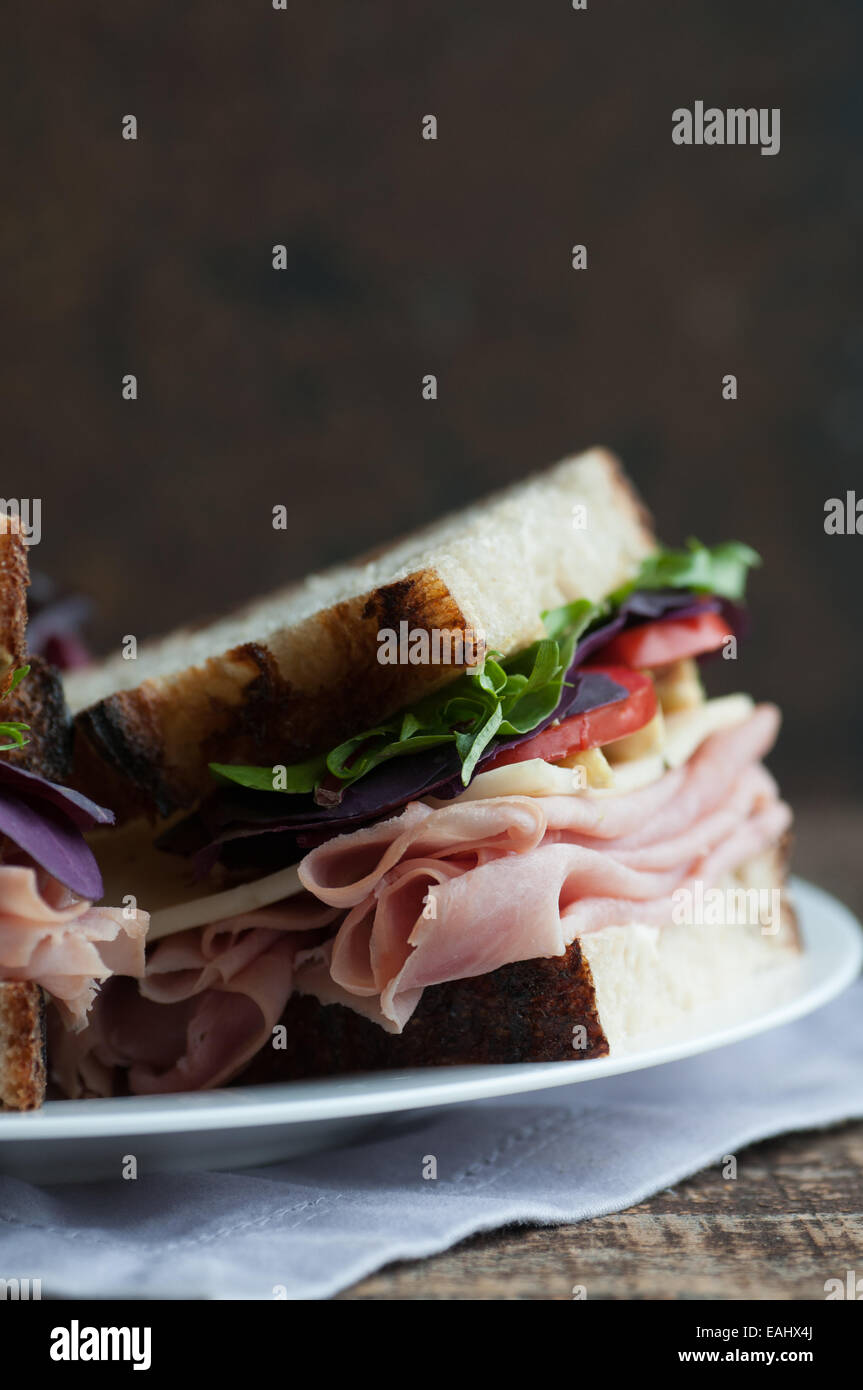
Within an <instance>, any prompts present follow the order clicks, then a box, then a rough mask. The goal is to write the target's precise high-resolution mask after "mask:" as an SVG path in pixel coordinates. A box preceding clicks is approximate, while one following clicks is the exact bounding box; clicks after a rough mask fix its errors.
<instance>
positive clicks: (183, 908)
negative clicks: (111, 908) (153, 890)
mask: <svg viewBox="0 0 863 1390" xmlns="http://www.w3.org/2000/svg"><path fill="white" fill-rule="evenodd" d="M297 868H298V865H296V864H292V865H291V867H290V868H289V869H279V870H278V872H277V873H274V874H267V876H266V878H257V879H255V880H254V881H253V882H252V883H240V884H237V886H236V887H235V888H226V889H225V890H224V892H222V893H211V894H210V895H209V896H208V897H206V898H195V899H194V900H193V901H192V902H186V903H177V904H176V905H175V906H174V907H165V908H162V909H161V911H159V912H153V913H151V914H150V926H149V929H148V931H147V941H148V942H150V941H159V940H160V939H161V938H162V937H163V936H174V934H175V933H176V932H180V931H185V930H186V928H187V927H204V926H206V925H207V923H208V922H222V921H224V920H225V918H226V917H236V916H237V915H238V914H239V913H241V912H253V911H254V910H255V908H258V907H269V906H270V904H271V903H277V902H281V900H282V898H292V897H293V896H294V895H295V894H296V893H302V892H303V885H302V884H301V883H300V879H299V875H298V873H297Z"/></svg>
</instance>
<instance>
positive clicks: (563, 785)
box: [142, 695, 753, 941]
mask: <svg viewBox="0 0 863 1390" xmlns="http://www.w3.org/2000/svg"><path fill="white" fill-rule="evenodd" d="M752 709H753V702H752V700H751V698H750V697H749V696H748V695H726V696H723V697H721V698H720V699H716V700H707V701H705V703H704V704H703V705H700V706H698V708H697V709H689V710H681V711H680V712H679V713H677V714H670V715H667V716H666V718H665V734H666V737H665V746H664V748H663V749H662V750H661V752H656V753H650V754H647V755H646V756H644V757H642V758H633V759H632V760H631V761H629V762H624V763H617V764H616V765H615V767H614V786H613V787H608V788H607V789H604V790H600V789H591V796H595V797H603V796H619V795H620V794H621V793H623V792H629V791H635V790H636V789H637V788H638V787H644V786H647V785H648V784H649V783H650V782H655V781H658V779H659V778H660V777H661V776H662V775H663V773H664V772H665V770H666V768H668V767H680V766H681V765H682V764H683V763H685V762H686V761H687V760H688V759H689V758H690V757H691V756H692V754H693V753H694V752H695V750H696V748H698V746H699V745H700V744H701V743H703V742H704V740H705V739H706V738H708V737H709V736H710V734H714V733H717V732H718V730H720V729H726V728H729V727H730V726H731V725H732V724H739V723H741V722H742V720H744V719H746V718H747V716H748V715H749V714H751V712H752ZM583 780H584V779H583V777H582V776H581V769H579V768H570V767H556V766H555V765H554V764H552V763H547V762H545V761H544V760H543V759H542V758H528V759H526V760H525V761H524V762H521V763H510V764H509V765H508V766H506V767H498V768H494V769H493V770H492V771H491V772H481V773H479V775H478V776H477V777H474V779H473V781H472V782H471V784H470V786H469V787H466V788H465V790H464V791H463V792H462V793H461V795H460V796H457V797H454V798H453V799H452V800H451V801H440V800H435V799H434V798H433V797H428V798H427V801H428V804H429V805H431V806H452V805H454V804H455V802H458V801H480V800H484V799H488V798H490V797H495V796H566V795H572V794H573V793H579V792H583V791H584V790H585V787H584V785H583ZM297 868H298V866H297V865H296V864H293V865H291V866H290V868H287V869H280V870H279V871H278V872H277V873H274V874H268V875H267V877H266V878H259V879H256V880H255V881H254V882H252V883H241V884H238V885H237V886H236V887H234V888H227V889H225V890H224V891H222V892H220V893H211V894H209V896H207V897H205V898H195V899H193V900H192V901H191V902H178V903H175V904H173V905H171V906H169V907H165V908H161V909H159V910H157V911H155V912H152V913H151V915H150V928H149V931H148V932H147V940H148V941H159V940H160V939H161V938H162V937H164V936H173V935H174V934H175V933H176V932H181V931H185V930H186V929H187V928H188V927H202V926H206V924H207V923H208V922H220V921H224V920H225V918H227V917H235V916H237V915H238V914H239V913H241V912H252V911H254V909H255V908H258V907H267V906H269V905H270V904H271V903H276V902H279V901H280V900H281V899H282V898H290V897H293V896H294V895H295V894H297V893H301V892H302V891H303V885H302V884H301V883H300V880H299V876H298V874H297ZM142 896H143V895H142Z"/></svg>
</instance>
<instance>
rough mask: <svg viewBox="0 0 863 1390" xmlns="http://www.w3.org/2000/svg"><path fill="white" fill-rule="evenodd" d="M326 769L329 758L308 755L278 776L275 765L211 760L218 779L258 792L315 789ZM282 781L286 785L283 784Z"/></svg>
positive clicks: (211, 767) (308, 790) (213, 772)
mask: <svg viewBox="0 0 863 1390" xmlns="http://www.w3.org/2000/svg"><path fill="white" fill-rule="evenodd" d="M326 770H327V760H326V758H324V757H318V758H309V760H308V762H305V763H294V764H293V765H292V766H291V767H287V768H285V771H284V773H283V774H282V775H280V776H278V777H277V774H276V770H275V768H272V767H241V766H238V765H237V764H235V763H210V771H211V772H212V774H213V776H214V777H216V778H217V779H218V781H220V782H235V783H236V784H237V785H238V786H240V787H251V788H252V789H253V790H254V791H259V792H272V791H285V792H313V791H314V789H315V787H316V786H317V785H318V782H320V780H321V778H322V777H323V776H324V775H325V773H326ZM282 782H284V786H282V785H281V783H282ZM276 783H278V785H276Z"/></svg>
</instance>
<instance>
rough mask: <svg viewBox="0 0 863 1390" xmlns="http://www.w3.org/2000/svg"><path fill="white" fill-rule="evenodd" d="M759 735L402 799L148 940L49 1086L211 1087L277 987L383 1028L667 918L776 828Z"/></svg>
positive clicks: (783, 813)
mask: <svg viewBox="0 0 863 1390" xmlns="http://www.w3.org/2000/svg"><path fill="white" fill-rule="evenodd" d="M778 724H779V715H778V711H776V710H775V709H774V708H773V707H772V706H769V705H763V706H760V707H758V708H757V709H756V710H755V711H754V712H753V713H752V714H751V716H749V717H748V718H746V719H745V720H744V721H743V722H741V723H740V724H738V725H735V726H734V727H732V728H727V729H724V730H722V731H721V732H718V733H715V734H713V735H712V736H710V737H709V738H708V739H706V740H705V742H704V743H703V744H702V745H701V746H700V747H699V748H698V750H697V751H696V752H695V754H694V755H693V756H692V758H690V760H689V762H688V763H686V764H685V765H683V766H681V767H679V768H676V769H674V770H672V771H669V772H667V773H666V774H665V775H664V776H662V777H661V778H660V779H659V780H658V781H656V782H655V783H653V784H651V785H649V786H646V787H643V788H641V789H639V790H637V791H633V792H627V793H613V792H586V793H582V794H580V795H572V796H539V797H528V796H502V797H497V798H493V799H489V800H484V801H483V800H477V801H467V802H458V803H455V804H451V805H443V806H439V807H437V808H432V807H430V806H427V805H424V804H421V803H413V804H411V805H410V806H407V807H406V808H405V809H404V811H402V813H401V814H400V815H398V816H394V817H392V818H391V819H389V820H387V821H383V822H380V823H379V824H377V825H374V826H371V827H369V828H367V829H363V830H358V831H354V832H352V833H349V834H346V835H341V836H339V837H337V838H333V839H331V840H328V841H326V842H325V843H324V844H322V845H320V846H318V847H317V848H316V849H313V850H312V851H311V852H310V853H309V854H308V855H306V857H305V859H304V860H303V862H302V864H301V865H300V868H299V877H300V880H301V882H302V883H303V885H304V887H305V889H306V890H307V891H306V892H305V893H303V894H302V895H300V896H299V897H295V898H292V899H291V900H290V901H289V902H284V903H280V904H276V905H275V906H273V907H268V908H265V909H260V910H259V911H257V912H254V913H251V914H246V915H245V916H240V917H237V918H234V919H231V920H230V921H227V922H218V923H214V924H212V925H210V926H208V927H206V928H204V929H192V930H190V931H187V932H183V933H181V934H180V935H178V936H175V937H171V938H166V939H164V940H163V941H160V942H159V943H157V945H156V947H155V949H154V950H153V951H152V953H151V956H150V960H149V962H148V969H147V978H146V980H145V981H144V982H143V984H142V986H141V991H140V996H141V997H139V998H138V999H137V1001H136V1003H135V1006H134V1007H132V1006H131V1003H130V1001H129V995H130V989H131V988H133V987H131V986H129V985H128V983H127V982H124V981H117V982H113V984H112V986H111V988H110V990H109V991H106V995H105V998H104V1000H103V1001H102V1002H101V1004H100V1010H99V1017H98V1020H97V1027H96V1028H95V1029H94V1030H93V1038H94V1046H93V1047H92V1048H91V1049H90V1051H89V1053H88V1052H87V1050H86V1049H79V1052H78V1054H77V1055H76V1056H75V1057H70V1055H69V1054H68V1051H67V1057H66V1063H67V1064H68V1066H67V1077H69V1076H71V1077H72V1078H73V1080H71V1081H68V1084H77V1085H79V1086H80V1085H81V1084H84V1085H86V1086H89V1087H91V1088H92V1087H96V1086H98V1085H100V1084H102V1085H104V1084H107V1082H106V1078H107V1077H109V1076H110V1068H111V1067H112V1066H115V1065H122V1066H125V1067H127V1068H128V1069H129V1072H128V1079H129V1085H130V1087H131V1089H132V1090H135V1091H143V1092H149V1091H157V1090H159V1091H164V1090H177V1089H188V1088H190V1087H192V1088H196V1087H201V1086H212V1085H219V1084H222V1083H224V1082H225V1081H227V1080H229V1079H230V1078H231V1077H233V1076H236V1075H237V1074H238V1073H239V1072H240V1071H241V1070H242V1068H243V1067H244V1066H245V1065H246V1063H247V1062H248V1061H249V1060H250V1058H251V1057H252V1056H253V1055H254V1054H255V1052H256V1051H258V1049H259V1048H260V1047H261V1046H263V1045H264V1044H265V1043H266V1042H267V1041H269V1039H270V1035H271V1032H272V1029H273V1027H274V1025H275V1023H276V1022H277V1021H278V1018H279V1016H280V1014H281V1012H282V1009H283V1008H284V1005H285V1003H286V1002H287V999H288V998H289V996H290V994H291V993H292V992H294V991H296V992H299V993H303V994H312V995H314V996H316V997H317V998H319V999H320V1000H321V1001H322V1002H324V1003H328V1004H330V1003H341V1004H346V1005H347V1006H348V1007H350V1008H352V1009H354V1010H355V1011H356V1012H359V1013H362V1014H364V1015H365V1016H366V1017H368V1018H370V1019H373V1020H374V1021H375V1022H376V1023H378V1024H379V1025H380V1026H381V1027H383V1028H385V1029H387V1030H388V1031H390V1032H400V1031H401V1030H402V1029H403V1028H404V1026H405V1024H406V1023H407V1021H408V1020H409V1018H410V1017H411V1014H412V1013H413V1011H414V1009H415V1008H416V1006H417V1003H418V1002H419V1000H420V998H421V997H422V991H423V989H425V988H426V987H428V986H430V985H435V984H442V983H444V982H446V981H448V980H454V979H462V978H469V977H471V976H476V975H482V974H486V973H488V972H491V971H493V970H497V969H499V968H500V967H501V966H503V965H507V964H510V963H513V962H516V961H524V960H531V959H535V958H537V957H548V956H559V955H561V954H563V952H565V950H566V949H567V947H568V946H569V944H570V943H571V942H572V941H573V939H574V938H575V937H576V936H579V935H583V934H585V933H589V932H595V931H598V930H601V929H602V928H604V927H606V926H611V925H619V926H624V925H628V924H632V923H635V922H643V923H647V924H655V925H657V926H662V925H663V924H666V923H669V922H670V921H671V920H672V909H673V901H672V894H673V893H674V892H675V891H676V890H678V889H679V888H681V887H686V886H689V885H693V886H694V884H695V882H696V880H700V881H702V882H703V883H705V884H710V883H712V882H715V881H717V880H718V879H720V878H721V877H722V875H724V874H726V873H728V872H730V871H733V870H734V869H735V868H737V867H738V866H740V865H741V864H743V863H744V862H746V861H747V860H749V859H752V858H754V857H755V856H756V855H758V854H760V853H761V851H762V850H764V849H766V848H768V847H769V846H771V845H774V844H775V843H776V842H777V841H778V840H779V839H780V838H781V836H782V835H783V833H784V832H785V830H786V828H787V826H788V824H789V822H790V819H791V813H790V811H789V809H788V807H787V806H785V805H784V804H783V803H782V802H781V801H780V800H779V797H778V794H777V790H776V786H775V783H774V782H773V779H772V778H771V777H770V775H769V774H768V773H767V772H766V770H765V769H764V768H763V767H761V766H760V759H761V758H762V757H763V756H764V755H765V754H766V753H767V752H768V751H769V749H770V747H771V746H772V744H773V741H774V739H775V737H776V732H777V729H778ZM103 1005H104V1007H103ZM154 1011H155V1012H154ZM168 1016H169V1017H168ZM160 1018H161V1019H165V1026H164V1027H163V1028H162V1029H161V1031H160V1028H159V1024H158V1022H157V1019H160ZM75 1078H77V1080H75Z"/></svg>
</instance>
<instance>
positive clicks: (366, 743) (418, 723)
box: [210, 540, 761, 793]
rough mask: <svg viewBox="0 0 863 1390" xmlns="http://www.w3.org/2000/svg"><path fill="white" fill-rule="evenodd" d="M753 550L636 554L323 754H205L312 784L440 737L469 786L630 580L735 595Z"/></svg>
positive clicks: (553, 699) (227, 767)
mask: <svg viewBox="0 0 863 1390" xmlns="http://www.w3.org/2000/svg"><path fill="white" fill-rule="evenodd" d="M760 563H761V560H760V557H759V556H758V555H757V554H756V552H755V551H754V550H752V549H751V548H750V547H749V546H748V545H743V544H741V543H740V542H739V541H727V542H726V543H725V544H723V545H717V546H713V547H712V548H709V547H708V546H705V545H702V544H701V542H700V541H697V540H690V541H688V542H687V544H686V548H685V549H683V550H668V549H660V550H657V551H655V552H654V553H653V554H652V555H649V556H648V557H647V558H646V560H644V561H643V563H642V565H641V568H640V570H639V572H638V574H637V575H636V576H635V578H634V579H632V580H631V581H630V582H629V583H628V584H624V585H622V586H621V587H620V588H619V589H617V590H615V592H614V593H613V594H610V595H609V597H608V598H607V599H605V601H604V602H603V603H599V604H596V603H591V602H590V600H589V599H574V600H573V601H572V602H571V603H565V604H563V605H562V606H561V607H560V608H554V609H550V610H548V611H547V612H545V613H543V615H542V620H543V626H544V627H545V630H546V633H547V636H545V637H543V638H541V639H540V640H539V641H538V642H534V643H533V644H532V645H531V646H530V647H527V648H526V649H525V650H524V651H522V652H517V653H516V654H515V656H512V657H508V658H507V659H506V660H504V659H502V658H501V657H500V653H498V652H490V653H488V654H487V655H486V657H485V659H484V661H483V662H482V664H481V665H480V666H479V667H477V668H475V669H473V670H471V671H470V672H464V673H463V674H462V675H460V676H459V677H457V679H456V680H454V681H453V682H452V683H451V684H450V685H448V686H446V687H445V688H444V689H443V690H440V691H435V692H434V693H432V694H431V695H427V696H425V697H424V698H423V699H422V700H419V701H418V702H417V703H416V704H415V705H413V706H411V708H410V709H408V710H404V711H402V712H401V713H399V714H397V715H395V716H394V717H393V718H392V719H389V720H386V721H385V722H384V723H383V724H379V725H377V726H376V727H375V728H373V729H366V730H364V731H363V732H362V733H360V734H357V735H356V736H355V737H353V738H349V739H346V740H345V742H344V743H340V744H339V745H338V747H336V748H333V749H331V751H330V752H329V753H327V754H326V755H322V756H321V757H317V758H310V759H308V760H307V761H306V762H302V763H296V764H294V765H293V766H291V767H288V768H287V769H286V771H285V772H283V773H282V774H281V777H280V778H276V776H275V774H274V769H273V768H272V767H245V766H234V765H233V764H228V763H210V769H211V771H212V772H213V774H214V775H215V776H216V777H217V778H218V779H219V780H220V781H226V782H235V783H238V784H239V785H240V786H242V787H252V788H254V789H257V790H261V791H287V792H291V793H297V792H311V791H314V790H315V788H316V787H318V786H319V785H320V783H321V781H322V780H323V779H324V777H331V778H336V779H338V780H339V781H341V782H343V783H344V784H345V786H349V785H350V784H351V783H352V782H356V781H357V780H358V779H359V778H360V777H365V776H366V774H367V773H369V772H371V771H372V769H373V768H376V767H378V766H380V764H381V763H383V762H386V761H387V760H388V759H390V758H398V757H401V756H402V755H404V754H407V753H419V752H421V751H422V750H423V749H425V748H434V747H437V746H438V745H440V744H443V743H452V744H454V745H455V747H456V750H457V752H458V755H459V758H460V759H461V764H462V772H461V777H462V782H463V783H464V785H465V786H467V785H468V783H469V781H470V779H471V777H472V775H473V772H474V770H475V768H476V765H477V762H478V761H479V759H480V758H481V757H482V754H483V753H484V752H485V750H486V748H487V747H488V745H489V743H490V742H491V741H492V740H493V739H495V738H506V737H510V736H512V735H515V734H527V733H530V731H531V729H535V728H536V727H537V725H539V724H541V723H542V722H543V720H544V719H547V718H548V717H549V715H551V714H553V712H554V710H555V709H556V708H557V705H558V703H559V701H560V697H561V689H562V686H563V681H564V677H565V675H566V672H567V670H568V669H569V666H570V663H571V661H572V658H573V655H574V653H575V647H576V644H577V642H578V640H579V639H580V638H581V637H583V636H584V635H585V634H586V633H587V632H589V631H590V630H591V629H592V628H594V627H595V626H597V625H598V624H599V623H602V622H606V621H607V620H608V619H609V617H612V616H613V614H614V612H615V610H616V609H617V608H618V607H619V606H620V604H621V603H623V601H624V599H626V598H628V596H629V595H630V594H631V593H633V592H635V591H636V590H638V589H692V590H693V591H694V592H695V593H698V594H702V593H704V594H715V595H716V596H717V597H719V598H725V599H730V600H732V601H733V602H739V601H740V600H741V599H742V598H743V594H744V590H745V588H746V577H747V573H748V571H749V569H750V568H751V567H752V566H753V565H758V564H760Z"/></svg>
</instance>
